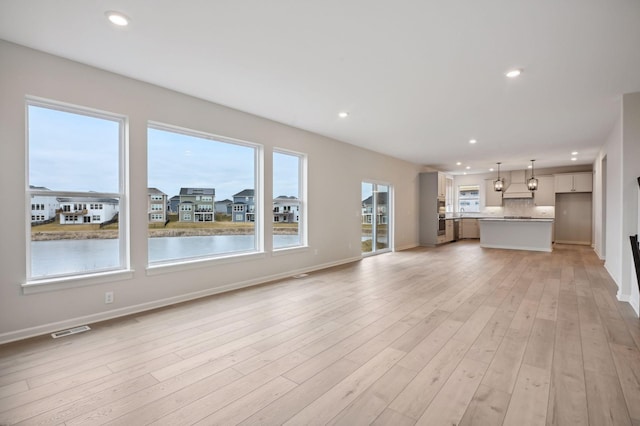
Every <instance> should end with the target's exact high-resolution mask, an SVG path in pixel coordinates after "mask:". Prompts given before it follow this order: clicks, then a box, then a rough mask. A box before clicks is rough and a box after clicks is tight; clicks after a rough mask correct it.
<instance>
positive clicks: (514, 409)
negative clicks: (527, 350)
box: [503, 364, 549, 426]
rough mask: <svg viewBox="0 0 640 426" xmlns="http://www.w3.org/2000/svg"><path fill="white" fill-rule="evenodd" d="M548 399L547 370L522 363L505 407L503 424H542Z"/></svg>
mask: <svg viewBox="0 0 640 426" xmlns="http://www.w3.org/2000/svg"><path fill="white" fill-rule="evenodd" d="M548 400H549V371H548V370H546V369H543V368H538V367H533V366H530V365H527V364H523V365H522V367H521V368H520V372H519V373H518V380H517V382H516V385H515V388H514V390H513V395H511V401H510V402H509V407H508V408H507V414H506V416H505V419H504V423H503V424H504V426H528V425H531V426H536V425H544V424H545V423H546V419H547V403H548Z"/></svg>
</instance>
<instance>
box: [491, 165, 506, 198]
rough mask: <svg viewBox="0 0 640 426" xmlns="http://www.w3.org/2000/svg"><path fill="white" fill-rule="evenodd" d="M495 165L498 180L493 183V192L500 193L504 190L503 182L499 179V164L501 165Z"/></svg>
mask: <svg viewBox="0 0 640 426" xmlns="http://www.w3.org/2000/svg"><path fill="white" fill-rule="evenodd" d="M496 164H497V165H498V179H496V180H494V181H493V190H494V191H496V192H502V190H503V189H504V181H503V180H502V179H501V178H500V164H502V163H496Z"/></svg>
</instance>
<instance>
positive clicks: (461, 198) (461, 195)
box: [458, 185, 480, 213]
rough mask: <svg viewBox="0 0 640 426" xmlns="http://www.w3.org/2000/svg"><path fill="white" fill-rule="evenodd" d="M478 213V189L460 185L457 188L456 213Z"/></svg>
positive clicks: (476, 186) (474, 186)
mask: <svg viewBox="0 0 640 426" xmlns="http://www.w3.org/2000/svg"><path fill="white" fill-rule="evenodd" d="M479 211H480V187H479V186H478V185H460V186H459V187H458V212H460V213H465V212H466V213H469V212H472V213H477V212H479Z"/></svg>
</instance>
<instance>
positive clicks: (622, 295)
mask: <svg viewBox="0 0 640 426" xmlns="http://www.w3.org/2000/svg"><path fill="white" fill-rule="evenodd" d="M605 156H606V159H607V170H606V177H604V176H603V172H602V170H601V168H602V166H601V164H602V159H603V158H605ZM594 169H595V170H596V179H597V184H596V188H597V189H598V190H599V191H598V193H597V194H596V197H595V199H596V202H595V204H596V215H597V216H596V221H595V224H596V235H600V236H601V235H602V217H603V216H602V209H603V204H605V203H606V217H605V218H604V220H605V227H606V232H605V237H604V239H602V238H600V239H596V252H598V253H601V252H602V251H603V250H602V249H603V247H602V246H603V245H604V253H606V256H605V257H606V259H605V264H604V265H605V268H606V269H607V271H608V272H609V274H610V275H611V277H612V278H613V280H614V281H615V282H616V284H617V285H618V294H617V297H618V299H619V300H622V301H627V302H629V303H630V304H631V306H632V307H633V308H634V309H635V311H636V313H638V314H640V296H639V294H638V287H637V283H636V281H635V277H634V274H635V271H634V269H633V268H634V266H633V258H632V254H631V244H630V242H629V236H630V235H634V234H637V233H638V183H637V177H638V176H640V93H632V94H626V95H623V97H622V102H621V114H620V119H619V120H618V121H617V122H616V124H615V125H614V127H613V129H612V130H611V133H610V134H609V137H608V138H607V141H606V143H605V145H604V146H603V147H602V150H601V151H600V154H599V156H598V158H596V161H595V162H594ZM603 180H604V182H606V191H603V184H602V182H603ZM603 192H605V193H606V194H605V196H604V197H603V196H602V193H603Z"/></svg>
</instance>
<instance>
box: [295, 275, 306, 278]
mask: <svg viewBox="0 0 640 426" xmlns="http://www.w3.org/2000/svg"><path fill="white" fill-rule="evenodd" d="M308 276H309V274H298V275H294V276H293V278H305V277H308Z"/></svg>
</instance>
